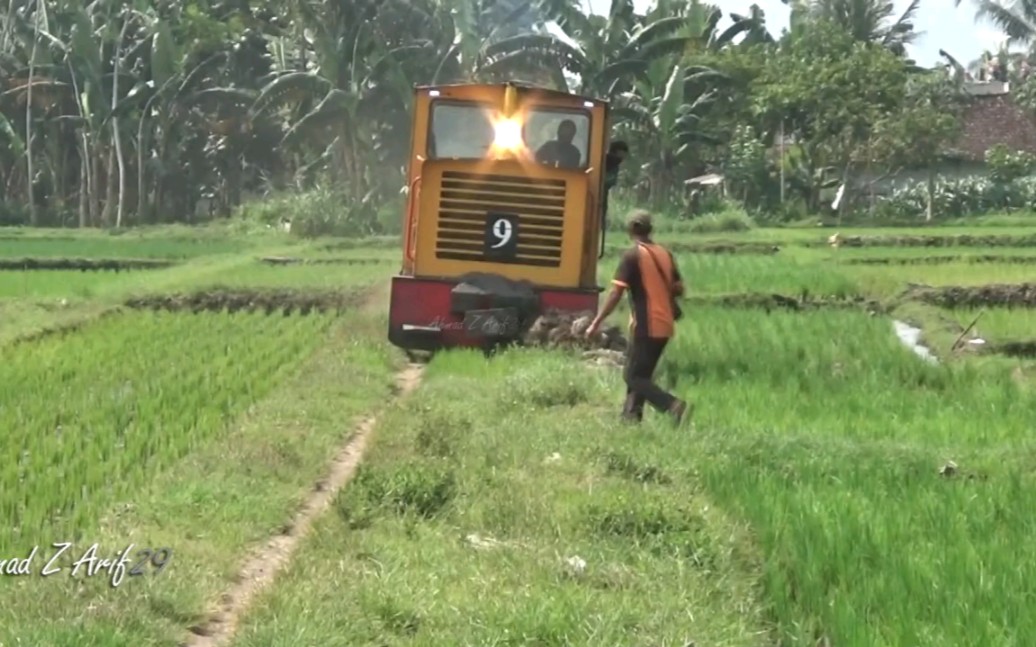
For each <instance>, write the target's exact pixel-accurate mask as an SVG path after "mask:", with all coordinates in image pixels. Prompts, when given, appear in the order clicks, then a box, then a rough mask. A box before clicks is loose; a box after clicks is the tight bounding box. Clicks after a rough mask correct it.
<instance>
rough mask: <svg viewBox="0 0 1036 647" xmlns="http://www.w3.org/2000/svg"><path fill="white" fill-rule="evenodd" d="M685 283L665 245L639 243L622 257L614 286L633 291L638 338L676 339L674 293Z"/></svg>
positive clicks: (613, 280) (632, 324)
mask: <svg viewBox="0 0 1036 647" xmlns="http://www.w3.org/2000/svg"><path fill="white" fill-rule="evenodd" d="M682 281H683V278H682V277H681V276H680V270H679V269H678V268H677V267H676V261H675V260H674V259H673V255H672V254H671V253H669V251H668V250H666V249H665V248H664V247H662V246H661V245H658V244H656V243H648V242H639V243H637V245H636V246H635V247H634V248H633V249H631V250H629V251H627V252H626V253H625V254H623V255H622V260H620V261H619V267H618V269H617V270H616V272H615V278H614V279H612V283H614V284H615V285H618V286H621V287H623V288H625V289H627V290H629V294H630V314H631V319H632V321H631V322H630V324H631V326H630V327H631V329H632V333H633V335H634V336H637V337H652V338H656V339H657V338H661V339H668V338H670V337H672V336H673V332H674V329H675V323H676V321H675V319H674V317H673V300H672V291H671V290H672V289H673V288H675V287H676V286H678V285H679V284H680V283H681V282H682ZM671 286H672V287H671Z"/></svg>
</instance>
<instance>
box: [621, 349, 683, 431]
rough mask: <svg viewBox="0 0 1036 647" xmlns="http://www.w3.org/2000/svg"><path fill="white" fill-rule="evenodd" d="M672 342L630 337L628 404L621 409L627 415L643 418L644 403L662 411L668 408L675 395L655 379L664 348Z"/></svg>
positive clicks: (627, 377) (627, 370)
mask: <svg viewBox="0 0 1036 647" xmlns="http://www.w3.org/2000/svg"><path fill="white" fill-rule="evenodd" d="M668 343H669V340H668V339H665V338H651V337H637V336H634V337H633V339H631V340H630V345H629V350H628V353H627V355H626V370H625V373H624V375H623V377H624V378H625V380H626V405H625V406H624V407H623V409H622V415H623V417H624V418H627V419H631V420H643V419H644V402H648V403H649V404H650V405H651V406H653V407H654V408H655V409H658V410H659V411H661V412H667V411H669V407H671V406H672V405H673V403H674V402H676V398H675V397H674V396H673V395H672V394H671V393H667V392H666V391H664V390H663V389H661V388H659V387H658V386H657V385H656V384H655V382H654V380H653V379H652V378H653V376H654V374H655V367H657V366H658V360H660V359H661V358H662V351H664V350H665V347H666V344H668Z"/></svg>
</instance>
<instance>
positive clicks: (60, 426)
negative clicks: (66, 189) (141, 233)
mask: <svg viewBox="0 0 1036 647" xmlns="http://www.w3.org/2000/svg"><path fill="white" fill-rule="evenodd" d="M330 322H331V318H330V317H324V316H310V317H289V318H285V317H266V316H264V315H262V314H252V315H236V316H227V315H218V314H201V315H195V316H190V315H175V314H170V313H153V312H145V313H133V314H127V315H122V316H118V317H111V318H108V319H105V320H102V321H99V322H97V323H96V324H94V325H92V326H90V327H88V328H87V329H85V330H83V331H81V332H77V333H71V334H68V335H64V336H52V337H49V338H45V339H41V340H38V341H35V342H32V343H28V344H22V345H18V346H9V347H3V348H0V388H3V391H4V394H5V397H4V398H2V402H0V427H2V428H4V429H7V430H8V431H7V432H6V433H7V436H6V442H5V447H6V448H7V452H8V459H9V460H11V461H13V462H14V464H15V465H18V466H19V469H18V472H17V475H18V478H17V479H16V480H15V479H14V478H13V477H12V475H13V472H8V473H7V477H8V478H9V479H11V480H7V481H5V482H3V484H2V485H0V501H2V508H3V512H4V513H5V514H6V515H7V517H6V518H7V519H9V520H10V521H11V522H10V523H9V524H8V525H7V526H6V530H5V532H3V533H0V552H4V551H6V550H8V549H17V548H21V547H24V546H25V545H26V544H27V543H31V542H32V541H33V539H34V538H38V537H40V536H44V535H46V536H53V535H55V534H58V535H61V534H64V535H66V536H69V537H78V536H81V535H82V534H83V533H84V532H88V531H89V530H90V529H91V528H92V524H93V523H95V522H96V519H97V515H98V513H99V512H100V511H102V510H104V508H105V506H106V505H109V504H111V503H112V502H113V501H114V500H115V499H116V498H117V497H120V496H125V495H127V494H129V493H130V492H132V491H133V488H135V487H137V486H139V485H141V484H143V483H146V482H147V479H148V478H149V477H150V475H152V474H154V473H156V472H161V471H162V470H165V469H168V468H170V467H171V466H172V465H174V464H175V462H176V461H177V460H178V459H179V458H181V457H182V456H184V455H185V454H187V453H189V452H190V451H192V450H193V449H195V448H197V447H198V446H199V445H200V444H202V443H205V442H207V441H208V439H210V438H213V437H218V435H219V434H220V433H221V431H222V429H223V428H224V426H225V425H226V424H227V423H228V422H229V421H231V420H233V418H234V416H235V415H236V414H237V413H239V412H240V411H241V410H242V408H243V407H245V406H247V405H248V404H250V403H251V402H254V401H255V400H256V399H257V398H258V397H259V396H261V395H262V394H264V393H266V392H267V391H268V390H269V389H270V388H271V386H272V385H273V384H274V383H276V381H277V380H278V379H280V377H281V376H282V375H283V373H282V371H283V370H285V369H286V368H287V367H290V366H291V365H293V364H294V363H296V362H297V361H299V359H301V358H304V357H305V356H306V355H307V353H308V352H310V351H311V350H312V349H313V347H314V346H315V344H316V343H317V342H318V341H319V339H320V335H319V334H318V333H319V332H320V331H323V330H326V328H327V327H328V325H329V324H330ZM112 475H118V476H117V477H115V478H113V476H112Z"/></svg>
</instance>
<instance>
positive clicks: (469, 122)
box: [428, 102, 493, 159]
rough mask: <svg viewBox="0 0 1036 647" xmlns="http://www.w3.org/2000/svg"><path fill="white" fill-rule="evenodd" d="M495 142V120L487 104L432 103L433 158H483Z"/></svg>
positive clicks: (430, 152)
mask: <svg viewBox="0 0 1036 647" xmlns="http://www.w3.org/2000/svg"><path fill="white" fill-rule="evenodd" d="M492 144H493V123H492V121H491V120H490V113H489V111H488V110H487V109H486V108H485V107H483V106H481V105H479V104H476V103H444V102H436V103H435V104H433V107H432V132H431V136H430V137H429V138H428V156H429V158H430V159H440V158H458V159H483V158H485V157H486V156H487V155H488V153H489V148H490V146H492Z"/></svg>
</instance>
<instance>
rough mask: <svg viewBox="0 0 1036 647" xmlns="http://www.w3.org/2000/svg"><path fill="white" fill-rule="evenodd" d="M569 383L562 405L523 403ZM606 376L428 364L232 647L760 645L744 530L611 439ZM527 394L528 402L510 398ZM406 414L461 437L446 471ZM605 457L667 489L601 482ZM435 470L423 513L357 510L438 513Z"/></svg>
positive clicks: (624, 440)
mask: <svg viewBox="0 0 1036 647" xmlns="http://www.w3.org/2000/svg"><path fill="white" fill-rule="evenodd" d="M579 375H581V376H582V379H581V381H580V382H581V384H583V389H584V392H583V393H584V396H585V397H584V398H581V399H580V401H579V402H577V403H574V404H568V405H558V406H534V405H532V404H531V403H529V402H526V401H525V400H524V399H525V398H529V397H535V396H537V394H542V393H553V392H555V390H556V389H557V388H558V385H560V384H565V383H567V378H569V377H573V378H574V377H576V376H579ZM557 376H563V377H557ZM617 377H618V376H617V375H616V374H614V373H612V372H609V371H605V370H601V369H593V368H589V367H586V366H584V365H582V364H581V363H580V362H579V361H578V360H577V359H575V358H574V357H568V356H565V355H564V354H558V353H549V352H546V351H541V350H514V351H507V352H504V353H502V354H501V355H499V356H497V357H495V358H493V359H492V360H489V361H487V360H485V359H484V358H483V357H481V355H479V354H477V353H471V352H464V351H461V352H450V353H446V354H443V355H440V356H437V357H436V359H435V360H434V361H433V362H432V363H431V364H430V365H429V366H428V369H427V372H426V374H425V377H424V380H423V384H422V386H421V389H420V390H419V391H418V392H417V393H415V394H414V395H412V396H411V398H412V399H411V400H410V401H409V402H408V403H407V405H405V406H403V407H400V408H398V409H397V410H395V411H393V412H391V413H390V415H389V416H387V417H386V418H385V419H384V420H383V421H382V423H381V424H380V425H379V427H378V429H377V432H376V436H375V437H376V441H375V443H374V445H373V446H372V447H371V449H370V450H369V453H368V454H367V456H366V458H365V460H364V465H365V470H367V474H368V475H369V476H368V477H365V478H366V479H367V480H366V481H365V483H366V485H365V486H364V487H363V488H357V490H356V491H355V492H349V491H348V490H347V491H346V492H343V493H342V494H341V495H340V498H339V508H340V509H341V510H342V514H333V515H328V516H327V517H325V518H323V519H322V520H321V521H320V522H319V523H318V525H317V527H316V528H315V534H314V535H313V536H312V537H311V538H309V539H308V540H306V541H305V543H304V544H303V547H302V549H301V551H300V553H299V554H298V557H297V560H296V561H295V562H294V563H293V565H292V568H291V569H290V571H288V572H286V573H285V574H284V578H283V579H281V580H279V583H278V585H277V586H276V587H274V588H272V589H271V590H269V591H267V592H266V593H265V594H264V595H263V596H262V597H261V598H260V599H259V600H257V603H256V606H255V607H254V612H253V613H252V614H250V615H249V616H247V617H246V619H245V623H244V625H243V626H242V628H241V630H240V632H239V635H238V637H237V640H236V641H235V642H234V645H236V646H238V647H243V646H249V645H269V644H278V643H281V642H284V641H290V640H293V639H295V638H293V637H296V636H300V635H305V636H306V637H307V640H309V641H311V642H313V643H315V644H334V642H335V641H338V642H341V643H343V644H345V643H348V644H366V643H370V642H372V641H374V642H378V641H380V642H384V643H386V644H398V645H402V644H407V645H421V646H424V645H427V646H431V645H445V644H450V645H454V644H458V645H463V644H478V645H488V644H565V645H587V646H590V645H595V646H596V645H618V644H629V642H630V640H631V639H632V640H635V641H636V642H637V643H638V644H640V643H642V644H652V645H685V644H688V643H690V642H692V641H693V642H695V644H725V645H756V644H759V642H760V640H763V636H764V635H765V631H766V629H765V626H764V625H763V624H762V618H761V615H760V611H761V607H760V606H759V604H758V600H756V599H755V598H754V597H753V590H752V584H751V581H752V577H751V573H752V572H753V571H754V569H755V568H756V566H755V561H754V559H755V558H754V556H753V554H752V551H751V548H750V546H748V545H747V542H746V541H745V539H746V538H745V535H743V528H741V527H740V526H738V525H737V524H735V523H733V522H732V521H731V520H730V519H729V518H727V517H725V516H724V515H723V514H722V513H721V512H719V511H717V510H715V509H714V508H713V507H712V506H711V505H710V502H709V501H708V500H706V499H705V498H704V497H703V496H702V495H701V493H700V492H699V490H698V487H697V486H698V482H697V480H696V479H695V477H694V476H693V474H690V473H689V472H688V471H687V470H686V469H684V468H683V467H681V466H680V465H677V464H675V463H673V462H672V461H671V460H669V457H668V456H666V455H661V454H660V453H659V452H657V451H656V450H655V449H654V443H656V442H657V441H658V438H659V437H660V435H661V434H662V430H661V429H659V428H656V427H655V426H654V425H649V426H648V427H647V428H646V429H644V430H642V431H640V432H635V431H624V430H623V428H622V427H618V426H617V425H615V423H614V422H613V421H614V419H615V418H617V415H616V414H617V411H614V410H613V411H609V412H608V413H607V414H605V415H603V416H602V413H601V410H600V405H601V403H602V402H605V401H606V399H607V400H613V399H614V397H615V396H616V395H617V394H618V390H617V389H618V382H617ZM533 384H543V385H544V386H543V387H542V391H541V390H535V389H534V388H533V387H532V386H525V387H523V388H525V389H526V390H524V391H521V390H516V388H515V386H516V385H533ZM419 416H420V417H421V419H422V420H423V419H426V418H427V419H429V420H439V421H454V422H453V423H450V422H444V423H443V424H450V425H451V426H457V427H458V428H461V429H463V434H464V439H463V442H457V443H455V444H453V445H452V449H453V451H452V454H451V458H450V459H449V461H448V462H442V459H436V458H430V457H428V456H427V454H424V453H422V452H423V450H422V449H421V448H420V447H421V446H420V444H419V443H418V442H417V439H418V438H419V437H421V436H422V434H427V431H426V430H423V429H422V425H420V424H418V423H416V422H415V420H416V419H418V417H419ZM460 420H464V421H467V423H469V424H464V425H455V424H454V423H456V421H460ZM605 444H606V445H610V446H612V447H613V448H614V451H615V452H616V453H617V454H622V455H625V456H632V455H636V456H637V457H638V460H640V461H642V463H643V465H651V466H654V467H655V468H656V470H657V471H658V472H664V473H665V474H666V475H667V476H668V477H669V478H668V480H665V479H652V478H646V479H645V478H640V479H638V478H628V477H625V476H623V475H622V474H612V475H606V474H605V473H604V471H605V470H604V466H602V464H601V461H600V457H601V454H600V450H601V446H602V445H605ZM638 447H639V449H640V451H639V452H637V451H636V448H638ZM436 461H439V462H436ZM620 462H621V461H620ZM415 465H419V466H422V467H421V468H420V469H417V468H415V467H414V466H415ZM434 465H438V467H433V466H434ZM447 465H451V466H456V467H455V468H454V469H453V471H451V474H452V475H453V478H454V479H455V480H453V481H452V482H453V488H454V489H453V490H451V492H452V497H451V498H450V500H449V504H448V506H446V507H444V508H441V509H440V511H439V512H438V513H437V514H435V515H434V516H431V517H428V518H423V517H421V516H419V515H399V514H398V513H397V512H396V508H394V507H390V508H385V507H384V505H383V504H382V505H380V506H378V507H375V506H372V505H371V504H370V500H371V496H370V492H371V491H374V492H376V493H377V496H375V497H373V499H374V500H375V501H379V502H384V501H386V500H389V501H399V500H402V499H403V497H404V495H406V497H407V498H406V500H408V501H435V500H437V499H436V497H434V496H432V494H433V493H434V492H436V491H438V490H437V488H436V487H435V486H436V484H438V483H439V482H440V481H441V479H440V478H439V476H441V473H442V471H443V470H446V469H449V468H448V467H447ZM620 469H621V468H620ZM641 471H643V470H640V471H637V470H633V472H634V473H636V474H640V473H641ZM419 475H420V477H419ZM661 481H665V482H664V483H663V482H661ZM391 484H397V485H394V486H391V487H390V485H391ZM375 486H376V487H375ZM361 490H362V491H361ZM387 492H395V493H396V494H395V495H394V497H395V498H392V497H388V495H387V494H386V493H387ZM418 493H420V496H417V494H418ZM357 497H359V500H358V499H357ZM361 503H363V505H360V504H361ZM356 521H361V523H354V522H356Z"/></svg>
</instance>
